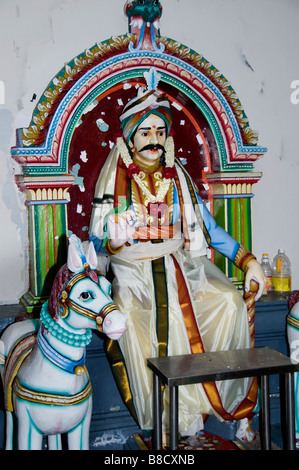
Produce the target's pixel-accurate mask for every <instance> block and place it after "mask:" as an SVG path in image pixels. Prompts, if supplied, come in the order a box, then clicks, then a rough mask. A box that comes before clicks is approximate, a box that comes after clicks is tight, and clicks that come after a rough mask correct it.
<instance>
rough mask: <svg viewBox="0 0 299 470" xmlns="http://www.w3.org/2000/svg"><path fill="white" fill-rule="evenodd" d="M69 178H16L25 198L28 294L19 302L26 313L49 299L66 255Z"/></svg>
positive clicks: (37, 308) (71, 181)
mask: <svg viewBox="0 0 299 470" xmlns="http://www.w3.org/2000/svg"><path fill="white" fill-rule="evenodd" d="M73 180H74V178H73V177H72V176H57V175H56V176H52V177H51V176H44V177H40V176H38V177H36V176H23V175H22V176H18V177H17V184H18V186H19V187H20V189H21V190H22V191H23V192H24V194H25V196H26V206H27V210H28V232H29V256H30V258H29V281H30V285H29V291H28V292H27V293H25V295H24V296H23V297H22V298H21V300H20V303H21V305H22V306H23V307H24V308H25V310H26V311H27V312H29V313H32V312H33V313H34V312H35V311H39V309H40V307H41V305H42V303H43V302H44V301H45V300H46V299H47V298H48V296H49V294H50V290H51V287H52V284H53V280H54V277H55V274H56V272H57V270H58V269H59V268H60V266H61V265H62V264H63V263H64V262H65V259H66V252H67V203H68V195H67V191H68V188H69V187H70V186H71V185H72V183H73Z"/></svg>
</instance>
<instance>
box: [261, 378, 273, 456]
mask: <svg viewBox="0 0 299 470" xmlns="http://www.w3.org/2000/svg"><path fill="white" fill-rule="evenodd" d="M261 430H262V432H261V447H262V450H271V431H270V403H269V376H268V375H263V376H262V377H261Z"/></svg>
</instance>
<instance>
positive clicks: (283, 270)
mask: <svg viewBox="0 0 299 470" xmlns="http://www.w3.org/2000/svg"><path fill="white" fill-rule="evenodd" d="M272 271H273V273H272V285H273V290H274V291H275V292H290V290H291V263H290V260H289V258H288V257H287V255H286V254H285V252H284V250H278V254H277V255H276V256H275V258H274V259H273V268H272Z"/></svg>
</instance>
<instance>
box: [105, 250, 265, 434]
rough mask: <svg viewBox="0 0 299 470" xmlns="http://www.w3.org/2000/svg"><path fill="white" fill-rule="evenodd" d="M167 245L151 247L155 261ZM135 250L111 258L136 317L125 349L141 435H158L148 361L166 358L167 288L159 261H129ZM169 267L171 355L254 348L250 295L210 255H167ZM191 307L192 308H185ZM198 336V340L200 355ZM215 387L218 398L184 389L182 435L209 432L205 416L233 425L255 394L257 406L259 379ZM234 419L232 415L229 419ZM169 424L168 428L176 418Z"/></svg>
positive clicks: (117, 296) (125, 302)
mask: <svg viewBox="0 0 299 470" xmlns="http://www.w3.org/2000/svg"><path fill="white" fill-rule="evenodd" d="M148 243H149V244H151V243H150V242H148ZM148 243H146V245H147V244H148ZM173 243H175V241H173ZM138 245H140V244H138ZM138 245H136V250H138ZM142 245H144V244H143V243H142ZM162 245H163V243H161V244H157V245H156V244H151V249H149V248H148V247H147V249H146V250H145V252H147V253H150V254H151V255H152V256H154V253H155V249H157V250H160V252H161V249H163V248H162ZM142 248H143V247H142ZM144 248H145V247H144ZM131 250H133V251H134V247H129V248H125V249H124V250H122V252H121V253H120V256H113V257H112V258H111V263H112V269H113V272H114V275H115V279H114V281H113V296H114V300H115V302H116V304H117V305H118V306H119V308H120V309H121V310H122V311H124V312H126V314H127V315H128V324H127V326H128V330H127V332H126V334H125V335H124V336H123V337H122V338H121V340H120V341H119V345H120V348H121V351H122V354H123V356H124V359H125V365H126V370H127V373H128V378H129V383H130V391H131V394H132V397H133V402H134V407H135V411H136V415H137V418H138V422H139V425H140V427H141V429H152V428H153V396H152V391H153V377H152V372H151V371H150V370H149V369H148V368H147V365H146V362H147V359H148V358H150V357H157V356H158V355H159V339H158V334H157V311H158V310H159V306H158V305H157V302H158V300H157V291H159V289H160V290H161V291H162V290H163V286H162V285H161V284H159V285H157V279H159V278H156V277H155V274H154V272H153V270H154V268H153V263H152V260H139V261H138V260H133V259H131V261H129V258H131V255H132V253H130V251H131ZM126 252H129V253H130V254H129V256H126ZM139 254H140V253H139ZM161 260H162V261H161ZM161 262H162V264H163V269H164V278H165V285H164V290H165V292H164V293H163V292H161V293H160V298H161V297H162V298H163V295H164V297H165V309H166V310H167V313H166V315H167V318H168V326H167V327H165V328H167V332H166V333H165V335H166V336H167V348H166V349H167V351H166V354H167V355H182V354H189V353H192V352H194V341H196V345H195V352H200V351H225V350H233V349H241V348H250V347H251V341H250V334H249V327H248V319H247V310H246V306H245V303H244V301H243V299H242V296H241V295H240V293H239V292H238V291H237V289H236V288H235V287H234V286H233V284H232V283H231V282H230V281H229V280H228V279H227V277H226V276H225V275H224V274H223V273H222V272H221V271H220V270H219V269H218V268H217V267H216V266H215V265H214V264H213V263H212V262H211V261H209V260H208V259H207V257H205V256H194V255H192V252H190V251H185V250H184V249H183V248H181V249H179V250H176V251H175V252H174V253H173V254H165V255H164V256H163V258H160V263H161ZM162 277H163V273H162ZM160 279H162V278H160ZM159 282H160V281H159ZM182 284H184V285H182ZM186 287H187V291H186V289H185V288H186ZM182 289H183V290H185V295H186V292H187V295H188V302H186V298H185V300H184V299H183V300H182V298H181V295H180V291H181V290H182ZM184 301H185V306H183V308H182V305H183V304H182V302H184ZM159 302H161V300H160V301H159ZM186 303H188V305H186ZM190 307H191V309H190ZM185 308H186V309H187V310H188V312H187V314H186V312H185V314H183V310H184V309H185ZM191 310H192V312H193V319H191V320H192V321H193V326H192V321H191V320H190V318H189V317H188V315H192V313H190V311H191ZM159 321H160V320H159ZM190 321H191V323H190ZM194 321H195V322H196V326H195V328H194V325H195V323H194ZM188 328H189V331H188ZM195 330H197V331H195ZM190 335H191V336H192V335H193V340H192V341H193V350H192V346H191V345H190ZM196 335H197V339H196ZM214 385H215V387H214V389H212V391H211V393H210V394H209V393H208V394H207V393H206V391H205V390H204V388H203V386H202V385H201V384H197V385H188V386H181V387H180V390H179V430H180V432H181V433H182V434H195V433H196V432H197V431H199V430H200V429H202V428H203V417H202V415H204V414H215V415H216V416H218V418H220V419H222V418H224V419H233V417H234V413H235V412H236V410H237V409H239V407H240V404H241V403H242V402H243V400H244V399H245V397H247V396H248V393H249V395H251V398H253V401H254V400H255V395H256V391H255V392H254V390H253V388H254V387H252V379H251V378H249V379H236V380H229V381H223V382H217V383H216V384H214ZM255 388H256V387H255ZM208 395H209V396H208ZM163 401H164V413H168V388H167V387H166V388H165V390H164V392H163ZM249 403H250V400H249ZM246 406H247V407H248V403H247V405H245V408H246ZM253 406H254V405H252V408H253ZM228 415H230V416H231V417H228V418H227V416H228ZM245 415H246V411H245ZM240 417H244V416H243V415H242V416H241V415H239V416H238V419H240ZM163 421H165V422H168V419H167V420H163ZM165 431H167V429H165Z"/></svg>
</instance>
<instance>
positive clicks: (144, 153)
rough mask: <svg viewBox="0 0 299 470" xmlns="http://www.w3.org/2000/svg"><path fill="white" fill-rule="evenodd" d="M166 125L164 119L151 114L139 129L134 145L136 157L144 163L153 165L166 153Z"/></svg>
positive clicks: (132, 147)
mask: <svg viewBox="0 0 299 470" xmlns="http://www.w3.org/2000/svg"><path fill="white" fill-rule="evenodd" d="M165 141H166V125H165V122H164V121H163V119H162V118H160V117H159V116H156V115H154V114H150V116H148V117H147V118H146V119H145V120H144V121H143V122H142V123H141V124H140V125H139V126H138V128H137V131H136V133H135V135H134V141H133V143H132V142H130V146H131V149H132V151H133V154H134V156H136V158H137V159H139V160H140V161H141V162H142V163H145V164H153V163H155V162H156V161H157V160H158V159H160V157H161V155H162V154H163V152H164V146H165Z"/></svg>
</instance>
